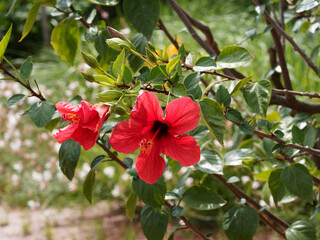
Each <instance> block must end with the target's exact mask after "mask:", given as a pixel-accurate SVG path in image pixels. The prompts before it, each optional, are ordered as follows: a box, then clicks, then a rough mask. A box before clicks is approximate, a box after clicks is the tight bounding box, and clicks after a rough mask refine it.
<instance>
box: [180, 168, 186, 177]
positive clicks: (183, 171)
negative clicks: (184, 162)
mask: <svg viewBox="0 0 320 240" xmlns="http://www.w3.org/2000/svg"><path fill="white" fill-rule="evenodd" d="M186 171H188V167H181V168H180V170H179V174H180V175H182V174H184V173H185V172H186Z"/></svg>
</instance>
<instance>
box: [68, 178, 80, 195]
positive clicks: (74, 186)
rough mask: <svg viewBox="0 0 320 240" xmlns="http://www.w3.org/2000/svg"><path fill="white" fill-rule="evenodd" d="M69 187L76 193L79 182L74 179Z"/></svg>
mask: <svg viewBox="0 0 320 240" xmlns="http://www.w3.org/2000/svg"><path fill="white" fill-rule="evenodd" d="M68 187H69V190H70V191H71V192H74V191H76V190H77V187H78V180H77V179H75V178H74V179H73V180H72V182H69V183H68Z"/></svg>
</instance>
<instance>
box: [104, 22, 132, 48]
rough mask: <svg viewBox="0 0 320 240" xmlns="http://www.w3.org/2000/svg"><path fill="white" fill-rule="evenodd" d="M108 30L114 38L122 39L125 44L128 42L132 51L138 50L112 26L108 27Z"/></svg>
mask: <svg viewBox="0 0 320 240" xmlns="http://www.w3.org/2000/svg"><path fill="white" fill-rule="evenodd" d="M107 30H108V32H109V34H110V36H111V37H112V38H120V39H122V40H124V41H125V42H127V43H128V46H129V47H130V48H131V49H133V50H136V48H135V47H134V45H133V44H132V42H131V41H130V40H129V39H128V38H126V37H125V36H124V35H123V34H122V33H121V32H119V31H117V30H116V29H114V28H112V27H110V26H108V27H107Z"/></svg>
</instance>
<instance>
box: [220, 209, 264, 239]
mask: <svg viewBox="0 0 320 240" xmlns="http://www.w3.org/2000/svg"><path fill="white" fill-rule="evenodd" d="M258 226H259V215H258V213H256V211H255V210H253V209H252V208H251V207H248V206H243V207H235V208H231V209H230V210H229V211H228V212H227V213H226V214H225V215H224V217H223V229H224V231H225V233H226V235H227V236H228V239H229V240H251V239H252V237H253V236H254V235H255V233H256V231H257V227H258Z"/></svg>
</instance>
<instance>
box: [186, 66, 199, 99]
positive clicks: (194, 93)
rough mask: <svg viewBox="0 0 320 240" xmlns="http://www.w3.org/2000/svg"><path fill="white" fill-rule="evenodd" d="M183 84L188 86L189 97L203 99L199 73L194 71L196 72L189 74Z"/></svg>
mask: <svg viewBox="0 0 320 240" xmlns="http://www.w3.org/2000/svg"><path fill="white" fill-rule="evenodd" d="M183 84H184V86H185V87H186V88H187V94H188V96H189V97H191V98H193V99H201V97H202V90H201V88H200V86H199V77H198V73H196V72H194V73H191V74H189V75H188V76H187V77H186V78H185V80H184V82H183Z"/></svg>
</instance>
